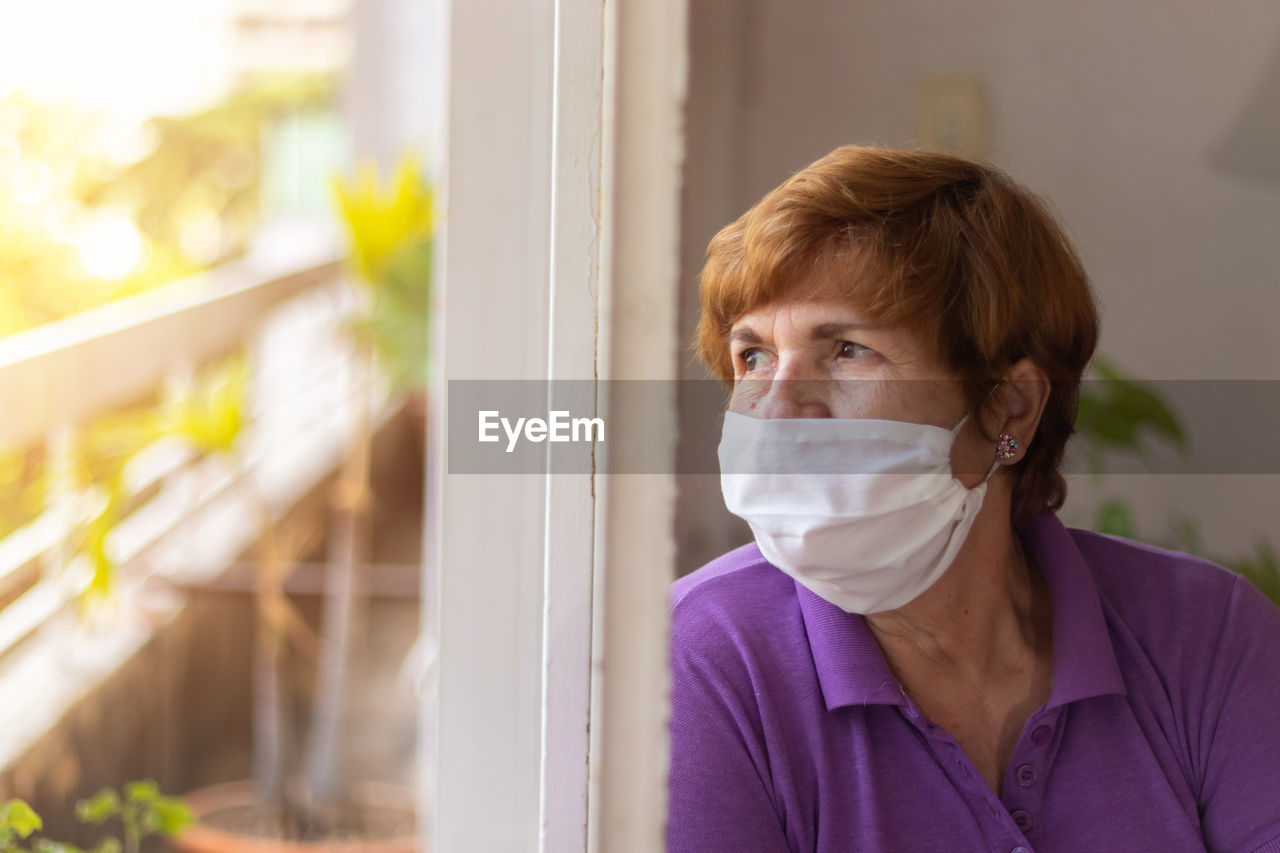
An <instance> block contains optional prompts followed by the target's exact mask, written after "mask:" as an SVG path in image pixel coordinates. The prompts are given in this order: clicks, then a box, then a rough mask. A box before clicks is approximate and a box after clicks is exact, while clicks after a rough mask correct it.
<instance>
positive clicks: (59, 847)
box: [31, 838, 85, 853]
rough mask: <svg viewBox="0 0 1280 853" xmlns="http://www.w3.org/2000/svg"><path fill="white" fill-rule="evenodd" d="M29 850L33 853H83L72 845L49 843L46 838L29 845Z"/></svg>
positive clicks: (57, 842) (38, 839) (59, 842)
mask: <svg viewBox="0 0 1280 853" xmlns="http://www.w3.org/2000/svg"><path fill="white" fill-rule="evenodd" d="M31 849H32V850H34V851H35V853H85V851H84V850H82V849H81V848H79V847H77V846H75V845H74V844H67V843H65V842H62V841H51V840H50V839H48V838H37V839H36V840H35V841H33V842H32V844H31Z"/></svg>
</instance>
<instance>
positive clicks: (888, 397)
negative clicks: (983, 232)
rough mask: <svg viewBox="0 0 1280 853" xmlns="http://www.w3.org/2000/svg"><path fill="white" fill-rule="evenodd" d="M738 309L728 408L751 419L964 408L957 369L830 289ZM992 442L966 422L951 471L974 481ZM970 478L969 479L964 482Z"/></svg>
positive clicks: (915, 414)
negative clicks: (954, 371)
mask: <svg viewBox="0 0 1280 853" xmlns="http://www.w3.org/2000/svg"><path fill="white" fill-rule="evenodd" d="M798 290H799V292H801V293H803V294H804V295H803V296H795V297H786V296H784V297H783V298H782V299H780V300H778V301H776V302H772V303H769V304H768V305H764V306H762V307H760V308H758V309H756V310H755V311H751V312H750V313H747V314H744V315H743V316H742V317H740V318H739V319H738V321H737V322H736V323H734V324H733V326H732V328H731V329H730V332H729V348H730V354H731V355H732V358H733V365H734V383H733V395H732V397H731V399H730V402H729V410H730V411H733V412H737V413H739V414H743V415H749V416H751V417H757V418H881V419H885V420H894V421H909V422H912V423H918V424H930V425H933V426H938V427H942V428H943V429H951V428H952V427H954V426H955V425H956V423H957V422H958V421H959V420H960V419H961V418H962V417H963V416H964V414H965V412H966V410H967V408H966V405H965V400H964V396H963V394H962V391H961V386H960V383H959V381H957V379H956V377H955V376H954V375H953V374H952V373H951V372H950V371H948V370H947V369H946V368H945V367H944V366H942V365H941V364H939V363H938V362H937V360H936V359H935V358H934V357H933V355H932V353H931V351H930V349H929V347H927V346H926V345H925V344H924V342H923V341H921V340H919V339H918V338H917V336H916V335H915V334H914V333H912V332H910V331H907V330H905V329H901V328H890V327H884V326H877V325H876V324H874V323H872V322H870V321H869V320H868V319H867V318H866V317H865V316H864V315H862V314H860V313H859V312H858V311H857V310H856V309H854V308H852V307H850V306H849V305H848V304H847V303H845V302H844V301H842V300H841V299H840V298H839V297H838V296H837V295H836V293H835V291H834V288H830V287H826V288H819V289H816V290H815V289H813V288H799V289H798ZM993 458H994V448H993V446H992V445H991V443H990V442H988V441H987V440H986V439H983V438H982V437H981V435H980V433H979V431H978V430H977V429H976V428H975V425H974V424H973V422H972V421H967V422H966V423H965V425H964V427H963V428H962V430H961V431H960V433H959V436H958V437H957V439H956V442H955V446H954V447H953V448H952V456H951V463H952V471H954V472H955V474H956V476H957V477H959V478H960V480H961V481H962V482H964V484H965V485H966V486H973V485H976V484H977V483H978V482H980V481H981V480H982V478H983V476H984V475H985V474H986V472H987V469H988V468H989V467H990V465H991V461H992V459H993ZM970 481H972V482H970Z"/></svg>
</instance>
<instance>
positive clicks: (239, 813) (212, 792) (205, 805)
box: [170, 782, 423, 853]
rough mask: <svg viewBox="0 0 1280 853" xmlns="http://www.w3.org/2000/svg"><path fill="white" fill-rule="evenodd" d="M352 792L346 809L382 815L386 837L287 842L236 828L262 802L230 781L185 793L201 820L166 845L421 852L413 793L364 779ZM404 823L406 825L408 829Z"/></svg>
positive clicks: (216, 850) (212, 851)
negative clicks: (389, 830) (415, 826)
mask: <svg viewBox="0 0 1280 853" xmlns="http://www.w3.org/2000/svg"><path fill="white" fill-rule="evenodd" d="M351 793H352V804H351V805H350V806H349V808H353V809H356V810H358V811H359V812H360V813H362V814H364V815H367V816H369V817H371V818H375V819H381V821H382V822H383V823H384V824H385V825H386V826H388V827H389V828H393V830H394V831H392V832H391V833H390V834H389V835H388V837H384V838H369V839H360V838H342V839H334V840H331V841H327V840H323V839H321V840H316V841H286V840H281V839H276V838H265V837H262V836H260V835H250V834H247V832H245V831H237V830H236V829H234V828H229V827H232V826H234V825H235V824H237V823H241V824H243V823H244V822H246V821H249V822H251V821H252V820H253V812H254V810H255V807H256V808H257V811H258V814H259V815H261V811H262V809H261V800H260V799H259V797H258V793H257V786H256V785H255V784H254V783H253V782H229V783H226V784H223V785H212V786H210V787H208V788H200V789H198V790H196V791H193V792H191V793H189V794H186V795H184V796H183V800H184V801H185V802H186V804H187V806H188V807H189V808H190V809H191V811H192V813H193V814H195V816H196V818H197V819H198V820H199V821H200V822H199V823H198V824H195V825H194V826H190V827H188V828H187V829H186V830H184V831H183V833H182V834H181V835H180V836H178V837H177V838H174V839H172V840H171V841H170V844H171V845H172V846H173V847H174V848H175V849H177V850H181V851H184V853H268V851H272V853H423V851H421V850H420V848H419V847H418V835H417V832H416V831H415V830H414V829H413V828H412V826H413V825H414V824H415V819H414V814H415V812H414V797H413V792H412V791H409V790H407V789H405V788H401V787H398V786H395V785H382V784H375V783H370V782H365V783H359V784H356V785H353V786H352V788H351ZM237 817H239V820H237ZM406 823H407V824H410V828H409V829H408V830H406V829H405V826H404V824H406Z"/></svg>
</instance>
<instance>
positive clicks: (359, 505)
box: [306, 156, 433, 807]
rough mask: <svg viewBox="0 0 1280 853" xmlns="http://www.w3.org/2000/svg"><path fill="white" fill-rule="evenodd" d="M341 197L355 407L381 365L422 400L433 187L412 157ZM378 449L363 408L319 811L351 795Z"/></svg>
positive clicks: (317, 722) (323, 701) (344, 188)
mask: <svg viewBox="0 0 1280 853" xmlns="http://www.w3.org/2000/svg"><path fill="white" fill-rule="evenodd" d="M333 191H334V197H335V200H336V202H337V205H338V208H339V210H340V212H341V215H342V220H343V222H344V223H345V225H346V229H347V236H348V242H349V245H350V256H349V263H350V266H351V268H352V272H353V273H354V277H355V279H356V280H357V281H358V282H359V283H360V285H361V286H362V287H363V289H364V291H365V295H366V297H367V301H366V306H365V309H366V310H365V313H364V314H363V315H362V316H361V317H360V318H359V319H357V321H356V322H355V323H354V325H353V332H354V333H355V337H356V340H357V342H358V343H359V344H360V348H359V350H360V351H359V352H358V354H357V363H356V367H355V371H354V375H355V379H354V382H353V386H354V390H355V392H356V398H357V399H358V400H361V401H364V400H367V394H366V393H365V390H364V388H365V385H366V383H367V380H368V377H369V374H370V372H371V368H372V364H373V362H376V363H377V364H378V365H379V366H380V367H381V369H382V371H383V373H384V374H385V375H386V376H387V378H388V381H389V383H390V384H391V385H392V386H393V388H394V389H395V390H398V391H409V392H415V391H416V392H418V393H419V395H420V392H421V390H422V388H423V387H424V386H425V382H426V358H427V327H428V318H429V308H430V276H431V229H432V223H433V207H432V206H433V196H432V192H431V188H430V186H429V185H428V184H427V183H426V182H425V180H424V179H423V177H422V172H421V165H420V164H419V162H418V160H417V159H416V158H414V157H412V156H405V157H402V158H401V159H400V161H399V163H398V165H397V167H396V171H395V174H394V176H393V177H392V179H391V181H390V183H389V185H387V186H386V187H383V186H382V185H381V184H380V183H379V180H378V176H377V173H376V170H375V169H374V168H373V167H372V166H369V165H366V166H363V167H362V168H360V169H359V170H358V171H357V173H356V175H355V177H354V178H352V179H350V180H343V179H341V178H335V179H334V182H333ZM372 444H373V430H372V426H371V423H370V413H369V411H368V406H367V403H364V402H361V403H360V404H359V405H358V421H357V434H356V437H355V440H354V442H353V445H354V446H353V449H352V451H351V453H350V455H349V456H348V457H347V460H346V462H345V463H344V465H343V467H342V471H341V473H340V474H339V475H338V482H337V484H336V486H335V488H334V491H333V496H332V503H333V506H334V509H335V518H334V523H333V525H332V529H331V533H330V545H331V554H332V555H333V556H332V559H331V560H330V562H329V566H328V573H327V575H326V578H325V597H324V613H323V615H322V617H321V619H322V624H323V629H322V636H321V643H320V657H319V660H318V665H317V673H316V699H315V705H314V708H313V721H312V726H311V732H310V739H309V741H308V744H307V758H306V786H307V792H308V795H309V799H310V801H311V802H313V803H316V804H317V805H319V806H321V807H324V806H331V805H334V804H338V803H341V802H343V801H344V800H345V799H346V798H347V794H348V783H349V780H348V779H347V778H346V774H345V772H344V768H343V767H342V766H341V764H342V761H341V756H342V754H343V750H342V748H341V738H342V735H343V732H344V725H343V717H344V709H345V704H344V703H345V700H346V696H347V693H348V691H347V690H346V680H347V672H348V671H349V661H350V657H351V654H352V650H351V642H350V638H351V637H352V635H353V625H354V624H355V621H356V619H357V618H360V615H361V614H363V613H364V612H365V610H366V604H365V598H364V594H363V592H362V585H361V584H359V583H357V580H356V579H357V576H358V574H359V573H360V572H361V571H362V567H363V566H364V565H365V563H367V561H368V552H369V541H368V539H369V522H368V512H369V508H370V504H371V502H372V497H371V489H370V486H369V476H370V471H369V466H370V456H371V448H372Z"/></svg>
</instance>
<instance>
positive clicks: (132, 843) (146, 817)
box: [76, 779, 195, 853]
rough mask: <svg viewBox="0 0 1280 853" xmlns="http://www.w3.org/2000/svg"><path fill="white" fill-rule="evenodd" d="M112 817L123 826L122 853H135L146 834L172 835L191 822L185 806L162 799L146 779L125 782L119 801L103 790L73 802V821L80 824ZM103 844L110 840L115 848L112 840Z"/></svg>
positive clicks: (155, 788)
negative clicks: (74, 808) (74, 810)
mask: <svg viewBox="0 0 1280 853" xmlns="http://www.w3.org/2000/svg"><path fill="white" fill-rule="evenodd" d="M112 818H118V819H119V820H120V822H121V823H122V824H123V825H124V853H138V845H139V844H141V843H142V839H144V838H146V837H147V836H149V835H157V834H158V835H166V836H174V835H177V834H178V833H180V832H182V830H183V829H185V828H186V827H188V826H190V825H191V824H193V823H195V817H194V816H193V815H192V814H191V810H190V809H188V808H187V804H186V803H184V802H183V801H182V800H181V799H180V798H178V797H166V796H164V795H163V794H161V793H160V788H159V787H158V786H157V785H156V783H155V782H153V781H152V780H150V779H145V780H142V781H139V782H128V783H126V784H125V786H124V797H123V798H122V797H121V796H120V795H119V794H118V793H116V791H115V790H114V789H112V788H103V789H102V790H100V791H98V793H96V794H94V795H93V796H92V797H90V798H89V799H87V800H80V801H79V802H78V803H76V819H77V820H79V821H81V822H82V823H93V824H98V825H102V824H103V823H106V822H107V821H108V820H111V819H112ZM105 841H114V842H115V847H116V849H118V848H119V841H116V839H114V838H107V839H105ZM105 841H104V843H105ZM99 849H102V844H99Z"/></svg>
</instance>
